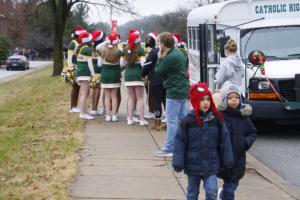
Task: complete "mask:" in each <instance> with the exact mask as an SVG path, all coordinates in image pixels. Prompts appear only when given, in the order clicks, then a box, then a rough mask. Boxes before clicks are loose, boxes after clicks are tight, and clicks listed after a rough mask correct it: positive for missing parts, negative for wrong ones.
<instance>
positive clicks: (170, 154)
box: [153, 150, 173, 157]
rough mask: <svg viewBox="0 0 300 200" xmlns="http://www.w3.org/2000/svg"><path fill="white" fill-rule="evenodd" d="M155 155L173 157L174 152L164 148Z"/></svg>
mask: <svg viewBox="0 0 300 200" xmlns="http://www.w3.org/2000/svg"><path fill="white" fill-rule="evenodd" d="M153 155H155V156H158V157H172V156H173V153H172V152H165V151H163V150H161V151H157V152H155V153H154V154H153Z"/></svg>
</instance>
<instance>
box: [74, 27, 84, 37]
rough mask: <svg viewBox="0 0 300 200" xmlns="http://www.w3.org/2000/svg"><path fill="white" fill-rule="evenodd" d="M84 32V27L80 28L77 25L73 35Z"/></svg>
mask: <svg viewBox="0 0 300 200" xmlns="http://www.w3.org/2000/svg"><path fill="white" fill-rule="evenodd" d="M84 32H86V30H85V29H84V28H82V27H81V26H77V27H76V29H75V35H78V36H79V35H80V34H81V33H84Z"/></svg>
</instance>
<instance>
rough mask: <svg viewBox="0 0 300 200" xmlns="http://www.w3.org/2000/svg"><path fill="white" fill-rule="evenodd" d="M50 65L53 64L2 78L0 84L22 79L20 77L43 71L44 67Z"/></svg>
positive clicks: (46, 65)
mask: <svg viewBox="0 0 300 200" xmlns="http://www.w3.org/2000/svg"><path fill="white" fill-rule="evenodd" d="M51 64H53V62H52V63H49V64H44V65H41V66H39V67H36V68H30V70H27V71H25V72H24V73H17V74H14V75H12V76H8V77H5V78H3V79H1V80H0V83H5V82H8V81H10V80H14V79H17V78H19V77H22V76H26V75H29V74H32V73H33V72H36V71H38V70H41V69H44V68H45V67H48V66H49V65H51Z"/></svg>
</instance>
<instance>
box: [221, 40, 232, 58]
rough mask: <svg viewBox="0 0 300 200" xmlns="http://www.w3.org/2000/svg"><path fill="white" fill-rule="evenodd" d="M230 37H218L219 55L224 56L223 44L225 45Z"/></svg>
mask: <svg viewBox="0 0 300 200" xmlns="http://www.w3.org/2000/svg"><path fill="white" fill-rule="evenodd" d="M229 39H230V37H229V36H225V37H221V38H220V53H221V57H222V58H225V57H226V56H225V51H224V46H225V45H226V43H227V41H228V40H229Z"/></svg>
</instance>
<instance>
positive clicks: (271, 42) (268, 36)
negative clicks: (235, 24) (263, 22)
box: [241, 26, 300, 60]
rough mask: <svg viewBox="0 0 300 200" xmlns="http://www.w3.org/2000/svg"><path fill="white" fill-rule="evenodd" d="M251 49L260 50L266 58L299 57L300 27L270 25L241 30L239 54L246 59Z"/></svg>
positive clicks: (283, 58)
mask: <svg viewBox="0 0 300 200" xmlns="http://www.w3.org/2000/svg"><path fill="white" fill-rule="evenodd" d="M253 50H260V51H262V52H263V53H264V54H265V55H266V60H287V59H300V27H299V26H289V27H271V28H261V29H248V30H243V31H242V32H241V55H242V57H243V58H244V59H245V60H246V59H247V57H248V54H249V53H250V52H251V51H253Z"/></svg>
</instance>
